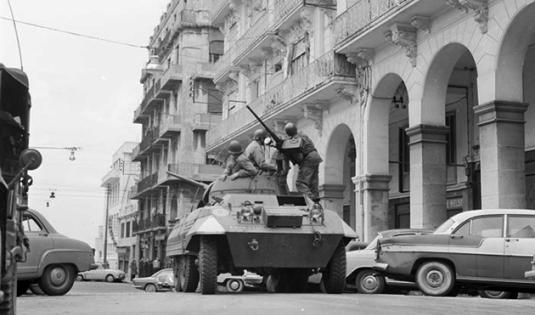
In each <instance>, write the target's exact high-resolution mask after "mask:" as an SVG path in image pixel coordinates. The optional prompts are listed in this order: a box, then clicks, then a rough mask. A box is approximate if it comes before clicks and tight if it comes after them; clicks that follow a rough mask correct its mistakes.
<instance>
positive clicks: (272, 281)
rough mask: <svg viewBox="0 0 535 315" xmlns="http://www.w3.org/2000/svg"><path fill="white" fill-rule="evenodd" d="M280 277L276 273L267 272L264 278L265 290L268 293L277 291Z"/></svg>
mask: <svg viewBox="0 0 535 315" xmlns="http://www.w3.org/2000/svg"><path fill="white" fill-rule="evenodd" d="M279 282H280V277H279V276H278V275H277V274H273V273H272V274H269V275H268V276H267V277H266V278H265V285H266V291H268V292H269V293H277V292H279Z"/></svg>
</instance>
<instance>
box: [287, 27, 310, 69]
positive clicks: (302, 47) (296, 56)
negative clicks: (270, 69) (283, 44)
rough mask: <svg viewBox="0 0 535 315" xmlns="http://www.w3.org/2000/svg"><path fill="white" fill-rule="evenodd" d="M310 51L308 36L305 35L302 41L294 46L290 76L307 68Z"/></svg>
mask: <svg viewBox="0 0 535 315" xmlns="http://www.w3.org/2000/svg"><path fill="white" fill-rule="evenodd" d="M309 50H310V47H309V42H308V35H305V36H304V37H303V38H302V39H301V40H299V41H298V42H296V43H295V44H293V46H292V51H291V53H290V54H289V56H290V57H291V60H290V74H295V73H297V72H299V71H300V70H301V69H303V68H305V67H306V66H307V64H308V56H309Z"/></svg>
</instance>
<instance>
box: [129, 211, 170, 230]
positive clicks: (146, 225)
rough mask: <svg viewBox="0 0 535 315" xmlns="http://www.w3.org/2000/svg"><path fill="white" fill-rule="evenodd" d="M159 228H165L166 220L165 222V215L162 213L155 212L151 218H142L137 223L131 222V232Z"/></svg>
mask: <svg viewBox="0 0 535 315" xmlns="http://www.w3.org/2000/svg"><path fill="white" fill-rule="evenodd" d="M161 228H165V229H166V228H167V225H166V222H165V215H164V214H162V213H157V214H155V215H154V216H152V217H151V218H144V219H141V220H140V221H139V223H136V222H134V224H133V232H134V233H141V232H145V231H151V230H156V229H161Z"/></svg>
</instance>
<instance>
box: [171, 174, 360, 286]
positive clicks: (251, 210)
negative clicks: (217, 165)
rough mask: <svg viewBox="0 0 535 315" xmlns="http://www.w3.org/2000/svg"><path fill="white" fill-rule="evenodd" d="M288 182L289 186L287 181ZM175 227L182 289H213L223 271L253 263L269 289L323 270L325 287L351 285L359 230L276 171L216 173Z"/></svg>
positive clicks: (177, 272) (177, 271) (238, 272)
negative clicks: (350, 261) (349, 271)
mask: <svg viewBox="0 0 535 315" xmlns="http://www.w3.org/2000/svg"><path fill="white" fill-rule="evenodd" d="M284 186H285V185H284ZM205 188H206V190H205V194H204V196H203V199H202V200H201V201H200V202H199V205H198V208H197V209H196V210H194V211H192V212H191V213H190V214H189V215H188V216H187V217H185V218H183V219H182V220H180V222H179V223H178V224H177V225H176V226H175V227H174V228H173V230H172V231H171V232H170V234H169V237H168V240H167V255H168V256H169V257H171V258H172V259H173V262H174V271H175V285H176V289H177V291H185V292H192V291H195V290H196V288H197V286H198V284H199V286H200V291H201V293H202V294H213V293H215V291H216V288H217V275H218V274H220V273H232V274H235V275H241V274H242V273H243V271H244V270H245V269H246V270H248V271H252V272H255V273H257V274H259V275H262V276H263V277H264V282H265V285H266V288H267V289H268V291H272V292H300V291H303V290H304V289H305V287H306V284H307V279H308V277H309V276H310V275H311V274H313V273H317V272H321V273H322V274H323V275H322V278H323V281H324V285H325V289H326V291H327V292H329V293H341V292H342V291H343V289H344V285H345V272H346V256H345V251H344V246H345V245H346V244H347V243H348V242H349V241H350V240H351V239H353V238H355V237H356V234H355V232H354V231H353V230H352V229H351V227H349V226H348V225H347V224H346V223H345V222H344V221H343V220H341V219H340V217H339V216H338V214H336V213H335V212H334V211H330V210H324V209H322V207H321V206H320V205H319V204H314V203H313V202H312V201H310V200H308V199H307V198H305V197H304V196H303V195H301V194H293V193H287V189H286V187H281V184H280V181H279V180H278V179H277V177H276V176H273V175H268V174H261V175H257V176H255V177H247V178H238V179H236V180H230V179H226V180H221V179H219V180H216V181H215V182H214V183H212V184H211V185H210V186H206V187H205Z"/></svg>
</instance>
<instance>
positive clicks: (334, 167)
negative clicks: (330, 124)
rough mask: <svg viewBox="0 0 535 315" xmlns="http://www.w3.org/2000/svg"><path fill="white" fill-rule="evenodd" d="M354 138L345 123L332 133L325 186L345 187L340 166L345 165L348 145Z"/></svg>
mask: <svg viewBox="0 0 535 315" xmlns="http://www.w3.org/2000/svg"><path fill="white" fill-rule="evenodd" d="M352 137H353V133H352V132H351V129H350V128H349V126H347V125H346V124H344V123H342V124H339V125H338V126H336V127H335V128H334V129H333V131H332V132H331V134H330V136H329V140H328V143H327V151H326V153H325V162H324V183H325V184H330V185H343V175H344V174H343V167H340V165H343V162H344V154H345V151H346V147H347V143H348V141H349V140H350V139H351V138H352ZM353 139H354V137H353ZM354 175H355V174H353V176H354Z"/></svg>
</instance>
